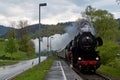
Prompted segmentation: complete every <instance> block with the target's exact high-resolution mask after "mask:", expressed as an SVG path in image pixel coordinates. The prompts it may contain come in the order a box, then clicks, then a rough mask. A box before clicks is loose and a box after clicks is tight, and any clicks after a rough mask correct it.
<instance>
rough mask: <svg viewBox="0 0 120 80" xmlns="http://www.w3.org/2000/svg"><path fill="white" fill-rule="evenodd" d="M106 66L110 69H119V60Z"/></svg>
mask: <svg viewBox="0 0 120 80" xmlns="http://www.w3.org/2000/svg"><path fill="white" fill-rule="evenodd" d="M107 65H108V66H111V67H112V68H116V69H120V59H117V58H116V59H114V60H112V61H111V62H110V63H108V64H107Z"/></svg>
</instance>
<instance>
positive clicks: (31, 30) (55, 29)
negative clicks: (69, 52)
mask: <svg viewBox="0 0 120 80" xmlns="http://www.w3.org/2000/svg"><path fill="white" fill-rule="evenodd" d="M116 20H117V21H118V22H119V23H120V18H118V19H116ZM72 23H73V22H64V23H58V24H56V25H47V24H42V25H41V26H40V31H39V24H33V25H29V26H27V27H25V28H24V29H26V30H27V32H28V34H30V36H31V38H37V37H38V36H50V35H54V34H57V33H58V34H63V33H64V32H65V30H64V29H65V27H67V26H70V25H72ZM13 29H14V28H11V27H6V26H3V25H0V38H7V34H8V32H9V31H10V30H13ZM15 30H16V37H19V35H18V34H19V32H20V31H21V29H15ZM119 30H120V26H119ZM39 34H41V35H39Z"/></svg>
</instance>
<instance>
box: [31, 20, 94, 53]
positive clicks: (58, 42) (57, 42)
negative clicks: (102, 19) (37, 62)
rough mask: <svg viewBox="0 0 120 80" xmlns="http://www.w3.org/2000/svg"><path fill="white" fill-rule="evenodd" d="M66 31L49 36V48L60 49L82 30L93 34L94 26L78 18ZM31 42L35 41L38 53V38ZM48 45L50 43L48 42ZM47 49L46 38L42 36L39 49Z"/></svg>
mask: <svg viewBox="0 0 120 80" xmlns="http://www.w3.org/2000/svg"><path fill="white" fill-rule="evenodd" d="M65 30H66V33H64V34H62V35H61V34H55V35H53V36H50V37H49V41H50V39H51V49H52V50H62V49H64V48H65V47H66V45H67V44H68V43H69V42H70V41H71V40H73V39H74V37H75V36H76V35H77V34H78V33H80V34H82V32H91V33H92V34H93V35H95V31H94V28H93V26H92V24H91V23H90V22H89V21H86V20H85V19H82V20H78V21H76V22H73V23H72V24H71V25H69V26H68V27H67V28H66V29H65ZM33 42H34V43H35V49H36V52H37V53H38V50H39V43H38V39H34V40H33ZM49 47H50V44H49ZM43 50H47V38H46V37H43V40H42V41H41V51H43Z"/></svg>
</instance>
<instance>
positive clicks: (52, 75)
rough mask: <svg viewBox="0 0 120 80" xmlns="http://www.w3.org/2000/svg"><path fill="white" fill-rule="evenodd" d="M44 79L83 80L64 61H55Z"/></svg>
mask: <svg viewBox="0 0 120 80" xmlns="http://www.w3.org/2000/svg"><path fill="white" fill-rule="evenodd" d="M44 80H83V79H82V78H80V76H78V75H77V74H76V73H75V72H74V71H73V70H72V69H71V68H70V67H69V66H68V65H67V64H66V63H65V62H64V61H61V60H57V61H55V62H54V63H53V64H52V66H51V68H50V70H48V73H47V75H46V77H45V79H44Z"/></svg>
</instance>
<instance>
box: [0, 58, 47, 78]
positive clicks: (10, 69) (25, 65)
mask: <svg viewBox="0 0 120 80" xmlns="http://www.w3.org/2000/svg"><path fill="white" fill-rule="evenodd" d="M45 59H46V57H41V62H42V61H43V60H45ZM36 64H38V58H35V59H32V60H26V61H21V62H19V63H17V64H14V65H10V66H4V67H0V80H8V79H10V78H12V77H14V76H16V75H18V74H20V73H22V72H24V71H25V70H27V69H29V68H31V67H33V66H34V65H36Z"/></svg>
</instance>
